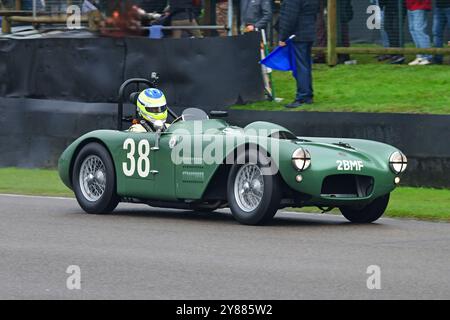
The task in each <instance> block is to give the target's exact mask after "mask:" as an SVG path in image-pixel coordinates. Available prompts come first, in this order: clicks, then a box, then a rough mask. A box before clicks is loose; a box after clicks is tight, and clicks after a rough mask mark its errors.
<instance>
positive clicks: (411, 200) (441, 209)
mask: <svg viewBox="0 0 450 320" xmlns="http://www.w3.org/2000/svg"><path fill="white" fill-rule="evenodd" d="M292 210H293V211H299V212H311V213H317V212H321V211H320V210H319V209H317V208H300V209H297V208H292ZM331 213H335V214H339V210H338V209H333V210H332V211H331ZM385 216H387V217H393V218H410V219H420V220H435V221H446V222H450V190H449V189H431V188H410V187H400V188H397V189H396V190H394V192H392V193H391V199H390V201H389V206H388V208H387V211H386V213H385Z"/></svg>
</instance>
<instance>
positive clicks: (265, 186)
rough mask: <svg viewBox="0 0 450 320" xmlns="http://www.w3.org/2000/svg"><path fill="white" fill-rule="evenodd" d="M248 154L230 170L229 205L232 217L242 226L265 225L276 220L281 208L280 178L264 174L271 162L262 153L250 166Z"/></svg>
mask: <svg viewBox="0 0 450 320" xmlns="http://www.w3.org/2000/svg"><path fill="white" fill-rule="evenodd" d="M248 154H249V152H247V153H246V154H245V155H242V156H245V157H246V159H245V161H242V159H239V158H238V161H237V164H234V165H233V167H232V168H231V170H230V174H229V177H228V186H227V196H228V203H229V206H230V209H231V213H232V214H233V217H234V218H235V219H236V220H237V221H239V222H240V223H243V224H248V225H263V224H266V223H268V222H269V221H270V220H271V219H272V218H273V216H274V215H275V213H276V212H277V210H278V208H279V205H280V201H281V192H280V189H281V188H280V186H279V181H278V179H279V178H278V176H277V175H275V174H264V170H263V168H264V167H265V166H266V165H267V163H269V159H268V158H267V157H266V156H264V155H262V154H260V153H259V154H258V156H257V157H256V159H257V161H253V162H254V163H251V162H250V161H248V159H249V156H248ZM242 156H241V157H242ZM240 160H241V161H240ZM239 163H244V164H239Z"/></svg>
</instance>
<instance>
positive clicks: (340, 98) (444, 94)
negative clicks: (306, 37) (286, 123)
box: [233, 63, 450, 114]
mask: <svg viewBox="0 0 450 320" xmlns="http://www.w3.org/2000/svg"><path fill="white" fill-rule="evenodd" d="M449 75H450V67H449V66H448V65H441V66H439V65H431V66H418V67H410V66H405V65H385V64H375V63H374V64H358V65H338V66H336V67H334V68H330V67H328V66H325V65H315V66H314V70H313V77H314V89H315V98H314V99H315V103H314V104H313V105H305V106H303V107H301V108H298V109H296V110H294V112H295V111H322V112H343V111H346V112H393V113H424V114H450V90H449V88H450V76H449ZM273 79H274V86H275V91H276V95H277V97H280V98H283V99H284V100H283V101H282V102H281V103H277V102H270V101H261V102H257V103H252V104H247V105H239V106H234V107H233V109H244V110H266V111H286V108H284V105H285V104H286V103H288V102H291V101H292V100H294V95H295V91H296V90H295V80H294V79H293V77H292V75H291V73H290V72H277V71H275V72H274V73H273Z"/></svg>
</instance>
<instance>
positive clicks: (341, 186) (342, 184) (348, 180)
mask: <svg viewBox="0 0 450 320" xmlns="http://www.w3.org/2000/svg"><path fill="white" fill-rule="evenodd" d="M373 184H374V180H373V178H372V177H368V176H361V175H356V174H337V175H332V176H328V177H326V178H325V179H324V180H323V183H322V191H321V196H322V197H331V198H364V197H368V196H370V195H371V194H372V191H373Z"/></svg>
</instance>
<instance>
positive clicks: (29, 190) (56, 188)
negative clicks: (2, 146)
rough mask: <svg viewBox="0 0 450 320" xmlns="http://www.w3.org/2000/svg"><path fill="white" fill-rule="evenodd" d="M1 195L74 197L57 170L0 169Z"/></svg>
mask: <svg viewBox="0 0 450 320" xmlns="http://www.w3.org/2000/svg"><path fill="white" fill-rule="evenodd" d="M0 193H12V194H26V195H43V196H73V192H72V191H71V190H70V189H68V188H67V187H66V186H65V185H64V184H63V183H62V182H61V180H60V179H59V175H58V172H57V171H56V170H46V169H18V168H1V169H0Z"/></svg>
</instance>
